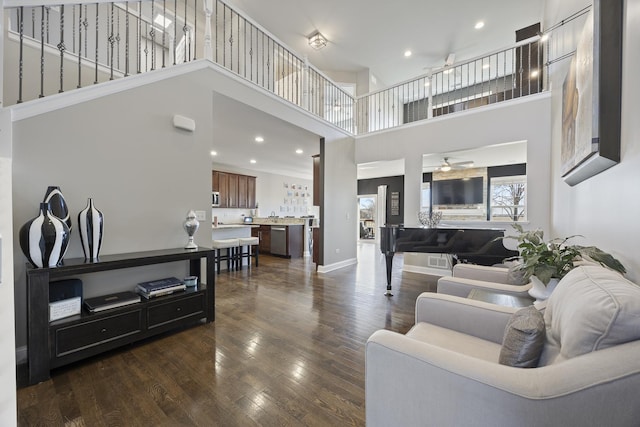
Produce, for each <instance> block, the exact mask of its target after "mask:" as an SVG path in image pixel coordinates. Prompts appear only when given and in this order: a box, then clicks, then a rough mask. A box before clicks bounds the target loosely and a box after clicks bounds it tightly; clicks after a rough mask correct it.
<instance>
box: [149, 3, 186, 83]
mask: <svg viewBox="0 0 640 427" xmlns="http://www.w3.org/2000/svg"><path fill="white" fill-rule="evenodd" d="M185 4H186V1H185ZM155 6H156V2H155V0H151V24H150V25H151V31H149V35H150V36H151V71H153V70H155V69H156V30H155V27H154V19H155V18H154V17H155V15H156V11H155Z"/></svg>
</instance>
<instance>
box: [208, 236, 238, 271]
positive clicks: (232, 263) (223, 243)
mask: <svg viewBox="0 0 640 427" xmlns="http://www.w3.org/2000/svg"><path fill="white" fill-rule="evenodd" d="M239 244H240V242H239V241H238V239H217V240H214V241H213V242H212V244H211V246H212V248H213V249H214V250H215V257H216V267H217V270H218V274H220V261H224V260H226V261H227V271H231V270H232V269H233V268H236V266H237V262H238V255H237V252H236V250H237V249H238V246H239ZM221 249H226V250H227V251H226V254H225V255H222V252H221V251H220V250H221Z"/></svg>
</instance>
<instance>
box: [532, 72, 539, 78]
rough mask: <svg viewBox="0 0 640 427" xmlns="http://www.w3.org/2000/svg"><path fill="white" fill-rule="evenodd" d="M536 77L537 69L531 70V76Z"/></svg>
mask: <svg viewBox="0 0 640 427" xmlns="http://www.w3.org/2000/svg"><path fill="white" fill-rule="evenodd" d="M536 77H538V70H531V78H532V79H533V78H536Z"/></svg>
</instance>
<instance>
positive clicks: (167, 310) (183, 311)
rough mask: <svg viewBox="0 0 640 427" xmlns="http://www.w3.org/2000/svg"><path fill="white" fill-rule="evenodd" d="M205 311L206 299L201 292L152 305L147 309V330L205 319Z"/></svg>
mask: <svg viewBox="0 0 640 427" xmlns="http://www.w3.org/2000/svg"><path fill="white" fill-rule="evenodd" d="M205 309H206V299H205V294H204V293H202V292H200V293H197V294H193V295H190V296H188V297H184V298H180V299H173V300H170V301H167V302H163V303H160V304H154V305H152V306H149V308H148V309H147V328H148V329H152V328H156V327H158V326H162V325H166V324H167V323H172V322H176V321H179V320H182V319H186V318H194V317H195V318H198V317H205V315H206V314H205Z"/></svg>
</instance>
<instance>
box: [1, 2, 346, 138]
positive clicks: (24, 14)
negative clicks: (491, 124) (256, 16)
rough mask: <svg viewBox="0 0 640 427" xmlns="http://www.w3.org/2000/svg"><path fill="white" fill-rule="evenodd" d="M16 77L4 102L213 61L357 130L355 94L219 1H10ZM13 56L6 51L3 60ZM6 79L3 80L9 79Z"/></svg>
mask: <svg viewBox="0 0 640 427" xmlns="http://www.w3.org/2000/svg"><path fill="white" fill-rule="evenodd" d="M6 11H7V14H8V15H9V38H10V40H11V41H14V42H15V44H16V45H17V46H16V48H15V49H6V50H5V55H8V54H9V53H10V52H11V51H12V50H15V53H16V55H17V57H18V58H17V61H16V62H17V63H16V70H17V78H16V80H17V81H16V84H15V85H9V86H10V87H11V88H13V89H14V90H15V92H12V91H8V92H6V93H5V99H6V102H5V105H10V104H11V103H13V102H15V103H21V102H24V101H28V100H32V99H36V98H42V97H44V96H50V95H53V94H56V93H61V92H66V91H69V90H72V89H75V88H81V87H84V86H87V85H92V84H98V83H101V82H104V81H108V80H113V79H117V78H123V77H127V76H129V75H132V74H140V73H144V72H147V71H153V70H156V69H160V68H165V67H169V66H172V65H177V64H181V63H184V62H190V61H193V60H195V59H199V58H207V59H210V60H212V61H213V62H215V63H216V64H218V65H220V66H222V67H224V68H226V69H228V70H230V71H232V72H234V73H235V74H237V75H239V76H241V77H242V78H244V79H247V80H249V81H251V82H252V83H254V84H256V85H258V86H260V87H262V88H264V89H266V90H268V91H270V92H272V93H274V94H275V95H277V96H279V97H281V98H282V99H285V100H287V101H289V102H291V103H293V104H295V105H297V106H299V107H301V108H304V109H305V110H307V111H309V112H311V113H312V114H314V115H316V116H318V117H320V118H322V119H324V120H326V121H328V122H330V123H332V124H334V125H336V126H338V127H340V128H341V129H343V130H345V131H347V132H350V133H355V126H354V123H353V117H354V116H355V115H354V113H353V111H354V108H355V100H354V98H353V97H352V96H351V95H350V94H348V93H347V92H345V91H344V90H342V89H341V88H340V87H339V86H338V85H336V84H335V83H334V82H332V81H331V80H330V79H329V78H327V77H326V76H325V75H324V74H323V73H322V72H321V71H319V70H317V69H315V68H314V67H313V66H312V65H310V64H309V63H308V62H307V61H306V60H305V59H303V58H300V57H299V56H297V55H296V54H295V53H293V52H292V51H290V50H289V49H287V48H286V47H285V46H284V45H282V44H281V43H279V42H277V41H276V40H275V39H274V38H272V37H271V36H269V35H268V34H266V33H265V32H264V31H262V30H261V29H260V28H259V27H258V26H257V25H255V24H253V23H252V22H250V21H249V20H248V19H246V18H245V17H243V16H241V15H240V14H238V13H237V12H236V11H234V10H233V9H232V8H230V7H229V6H227V5H226V4H225V3H223V2H222V1H220V0H215V1H207V0H205V1H204V2H203V1H198V0H180V1H179V2H178V0H146V1H129V2H99V3H86V4H60V5H57V6H51V5H48V6H36V7H26V6H19V7H11V8H7V10H6ZM7 59H8V58H7V57H6V56H5V61H6V60H7ZM5 78H6V77H5Z"/></svg>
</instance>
